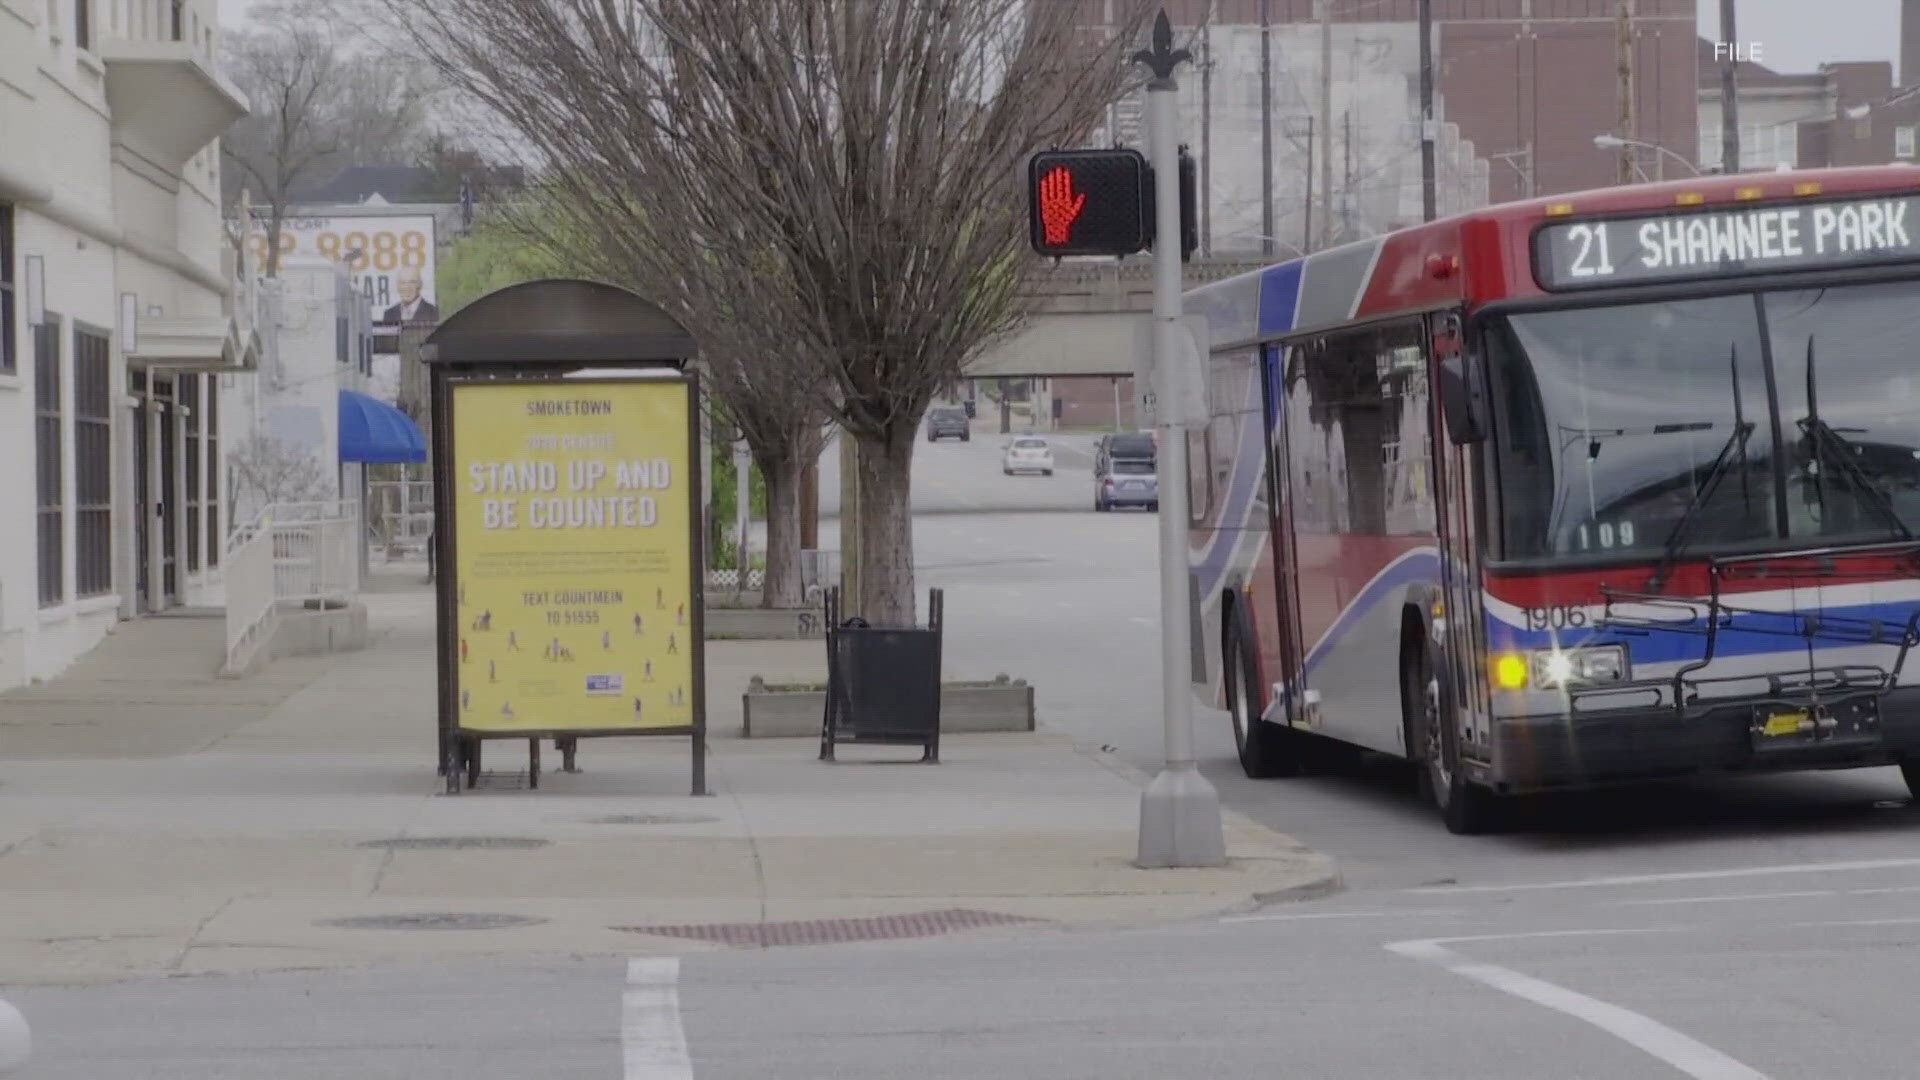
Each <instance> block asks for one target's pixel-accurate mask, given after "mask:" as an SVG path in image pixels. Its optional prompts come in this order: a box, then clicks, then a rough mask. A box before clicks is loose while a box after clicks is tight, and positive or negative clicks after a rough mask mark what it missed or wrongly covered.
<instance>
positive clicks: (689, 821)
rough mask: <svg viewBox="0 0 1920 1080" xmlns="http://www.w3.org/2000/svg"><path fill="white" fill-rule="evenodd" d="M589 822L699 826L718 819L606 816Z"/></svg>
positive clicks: (598, 823) (627, 815)
mask: <svg viewBox="0 0 1920 1080" xmlns="http://www.w3.org/2000/svg"><path fill="white" fill-rule="evenodd" d="M590 820H591V822H592V823H593V824H595V825H700V824H704V823H706V822H709V821H719V820H720V819H719V818H717V817H710V816H708V815H706V814H608V815H607V816H606V817H597V818H592V819H590Z"/></svg>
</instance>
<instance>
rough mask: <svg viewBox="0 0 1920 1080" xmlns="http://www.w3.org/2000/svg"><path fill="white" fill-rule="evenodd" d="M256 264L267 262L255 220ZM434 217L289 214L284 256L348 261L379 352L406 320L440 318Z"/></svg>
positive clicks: (282, 247) (261, 224) (423, 321)
mask: <svg viewBox="0 0 1920 1080" xmlns="http://www.w3.org/2000/svg"><path fill="white" fill-rule="evenodd" d="M249 240H250V241H251V242H252V244H253V255H254V259H255V260H256V261H255V264H254V265H256V266H265V265H266V259H267V232H266V228H265V223H264V222H261V221H259V220H258V219H256V220H255V223H254V229H253V232H252V233H251V234H250V236H249ZM433 244H434V217H433V215H432V214H391V215H382V216H378V217H366V216H358V215H355V216H330V217H308V216H301V215H289V216H288V217H287V219H286V220H285V221H284V222H282V223H281V226H280V257H281V258H282V259H295V258H320V259H328V260H334V261H337V260H340V259H344V258H345V257H346V256H347V254H348V253H349V252H353V251H358V252H360V256H359V257H358V258H356V259H353V260H352V261H351V262H350V263H349V271H350V273H351V276H352V280H353V287H354V289H355V290H357V291H358V292H359V293H360V295H361V296H362V297H364V298H365V299H366V302H367V307H368V309H369V311H371V313H372V315H373V326H374V337H375V339H376V340H377V341H383V342H384V344H383V345H382V347H381V351H383V352H390V351H392V348H393V346H392V342H393V341H394V339H395V338H396V337H397V336H398V334H399V328H400V326H401V324H402V323H403V322H405V323H412V324H419V325H425V326H431V325H434V324H435V323H438V322H439V321H440V309H439V307H438V306H437V305H436V303H435V296H436V290H435V289H434V281H433V277H434V257H433V256H434V251H433Z"/></svg>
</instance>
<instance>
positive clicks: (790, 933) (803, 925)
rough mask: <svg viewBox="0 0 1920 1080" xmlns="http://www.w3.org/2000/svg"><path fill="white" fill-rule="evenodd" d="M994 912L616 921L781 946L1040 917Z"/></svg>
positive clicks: (739, 945)
mask: <svg viewBox="0 0 1920 1080" xmlns="http://www.w3.org/2000/svg"><path fill="white" fill-rule="evenodd" d="M1044 921H1045V920H1043V919H1029V918H1025V917H1024V916H1020V915H1002V914H1000V913H999V912H994V911H969V910H967V909H966V908H949V909H947V910H945V911H917V912H912V913H910V914H906V915H876V916H872V917H869V918H863V919H807V920H804V921H800V922H773V923H701V924H688V925H684V926H616V927H614V929H615V930H622V931H625V932H627V933H630V934H653V935H657V936H659V937H673V938H685V939H688V940H692V941H711V942H715V943H717V944H721V945H730V946H732V947H734V948H736V949H751V948H762V949H771V948H775V947H777V946H781V945H838V944H842V943H845V942H851V941H893V940H897V939H900V938H919V937H933V936H935V935H937V934H950V933H953V932H954V931H956V930H974V929H978V928H980V927H983V926H1019V925H1028V924H1033V923H1039V922H1044Z"/></svg>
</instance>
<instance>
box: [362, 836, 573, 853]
mask: <svg viewBox="0 0 1920 1080" xmlns="http://www.w3.org/2000/svg"><path fill="white" fill-rule="evenodd" d="M551 842H552V841H549V840H541V839H539V838H537V837H532V836H395V837H391V838H389V839H386V840H368V841H366V842H364V843H362V844H361V845H360V846H361V847H366V848H392V849H396V850H400V851H416V850H425V851H449V850H451V851H465V850H469V849H472V848H492V849H500V850H511V849H523V848H537V847H546V846H547V845H548V844H549V843H551Z"/></svg>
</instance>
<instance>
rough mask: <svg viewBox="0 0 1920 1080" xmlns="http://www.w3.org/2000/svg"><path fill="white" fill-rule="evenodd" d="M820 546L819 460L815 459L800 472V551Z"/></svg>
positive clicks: (811, 549)
mask: <svg viewBox="0 0 1920 1080" xmlns="http://www.w3.org/2000/svg"><path fill="white" fill-rule="evenodd" d="M819 546H820V459H819V458H818V457H815V458H814V459H813V460H812V461H809V462H807V464H806V467H805V468H803V469H801V471H800V549H801V550H802V551H813V550H815V549H817V548H819Z"/></svg>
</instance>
